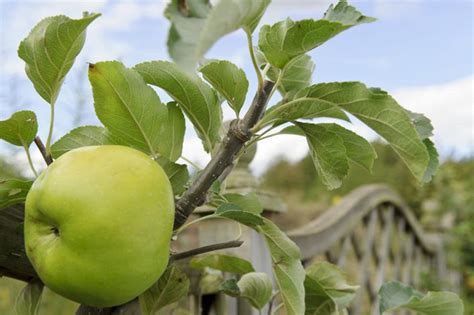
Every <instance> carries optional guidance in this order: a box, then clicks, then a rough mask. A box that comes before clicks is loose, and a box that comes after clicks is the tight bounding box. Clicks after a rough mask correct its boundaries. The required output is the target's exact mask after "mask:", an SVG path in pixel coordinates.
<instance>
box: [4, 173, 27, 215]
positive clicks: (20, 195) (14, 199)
mask: <svg viewBox="0 0 474 315" xmlns="http://www.w3.org/2000/svg"><path fill="white" fill-rule="evenodd" d="M32 184H33V182H32V181H23V180H19V179H7V180H2V181H0V209H3V208H6V207H8V206H11V205H15V204H18V203H22V202H24V201H25V199H26V195H27V194H28V191H29V190H30V188H31V185H32Z"/></svg>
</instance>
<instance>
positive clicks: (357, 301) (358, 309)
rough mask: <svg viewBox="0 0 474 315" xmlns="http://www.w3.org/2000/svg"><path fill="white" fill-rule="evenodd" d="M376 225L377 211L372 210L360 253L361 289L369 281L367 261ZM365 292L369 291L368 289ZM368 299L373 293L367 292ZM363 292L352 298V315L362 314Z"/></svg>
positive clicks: (359, 291)
mask: <svg viewBox="0 0 474 315" xmlns="http://www.w3.org/2000/svg"><path fill="white" fill-rule="evenodd" d="M376 224H377V210H376V209H373V210H372V211H371V212H370V214H369V221H368V223H367V234H366V238H365V244H364V249H363V253H362V259H361V260H360V261H359V266H360V268H361V270H360V274H359V275H360V276H359V279H358V281H357V283H358V284H359V285H360V286H361V288H364V287H367V288H368V283H369V281H370V279H369V276H370V274H369V273H370V269H369V261H370V259H371V257H370V256H371V254H372V252H371V248H372V245H373V242H374V239H375V228H376ZM367 291H371V290H370V289H369V288H368V290H367ZM368 293H369V297H371V296H372V295H373V292H368ZM363 294H364V292H363V290H358V291H357V293H356V297H355V298H354V303H353V309H352V310H353V312H352V314H354V315H359V314H361V313H362V300H363Z"/></svg>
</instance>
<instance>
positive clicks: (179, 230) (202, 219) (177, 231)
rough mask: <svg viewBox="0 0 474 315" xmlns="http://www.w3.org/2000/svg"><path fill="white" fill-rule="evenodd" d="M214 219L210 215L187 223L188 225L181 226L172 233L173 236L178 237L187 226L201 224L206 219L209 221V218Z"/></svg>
mask: <svg viewBox="0 0 474 315" xmlns="http://www.w3.org/2000/svg"><path fill="white" fill-rule="evenodd" d="M215 217H216V216H214V215H212V214H210V215H206V216H202V217H200V218H199V219H196V220H193V221H191V222H188V223H186V224H184V225H182V226H181V227H180V228H179V229H177V230H176V231H174V235H178V234H179V233H181V232H182V231H183V230H185V229H187V228H188V227H189V226H191V225H193V224H194V223H198V222H201V221H204V220H207V219H211V218H215Z"/></svg>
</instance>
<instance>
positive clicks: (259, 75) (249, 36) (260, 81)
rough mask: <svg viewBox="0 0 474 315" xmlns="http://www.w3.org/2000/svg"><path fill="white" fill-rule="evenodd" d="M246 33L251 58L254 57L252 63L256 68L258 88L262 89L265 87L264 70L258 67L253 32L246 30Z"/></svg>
mask: <svg viewBox="0 0 474 315" xmlns="http://www.w3.org/2000/svg"><path fill="white" fill-rule="evenodd" d="M245 34H247V44H248V47H249V52H250V59H252V64H253V67H254V69H255V74H256V75H257V81H258V90H259V91H260V90H261V89H262V87H263V76H262V72H261V71H260V68H259V67H258V63H257V58H256V57H255V51H254V49H253V44H252V33H250V32H249V31H247V30H246V31H245Z"/></svg>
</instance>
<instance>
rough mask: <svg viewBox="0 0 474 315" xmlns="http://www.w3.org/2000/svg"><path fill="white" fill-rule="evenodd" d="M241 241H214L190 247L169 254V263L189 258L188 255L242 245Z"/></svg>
mask: <svg viewBox="0 0 474 315" xmlns="http://www.w3.org/2000/svg"><path fill="white" fill-rule="evenodd" d="M243 243H244V241H240V240H234V241H228V242H222V243H215V244H211V245H207V246H202V247H198V248H194V249H191V250H188V251H185V252H181V253H177V254H174V255H171V257H170V263H172V262H174V261H177V260H181V259H186V258H189V257H192V256H196V255H200V254H204V253H208V252H212V251H215V250H219V249H225V248H234V247H240V245H242V244H243Z"/></svg>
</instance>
